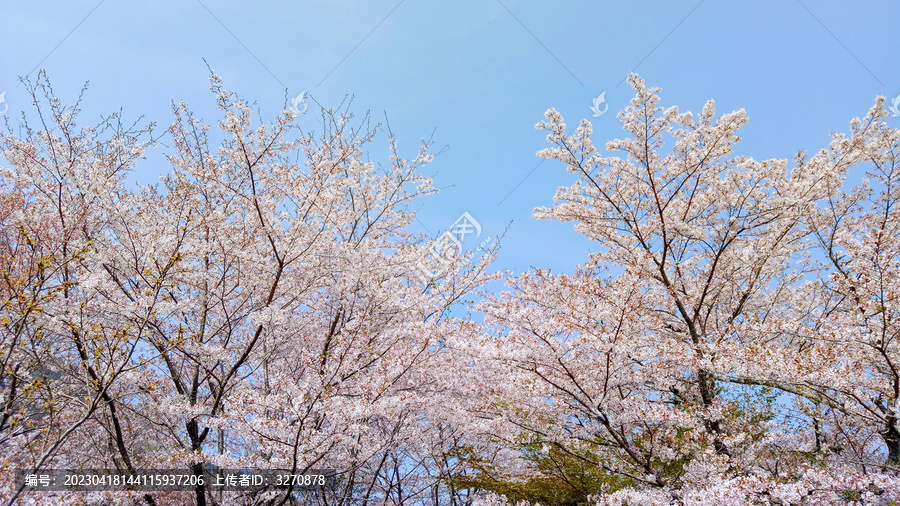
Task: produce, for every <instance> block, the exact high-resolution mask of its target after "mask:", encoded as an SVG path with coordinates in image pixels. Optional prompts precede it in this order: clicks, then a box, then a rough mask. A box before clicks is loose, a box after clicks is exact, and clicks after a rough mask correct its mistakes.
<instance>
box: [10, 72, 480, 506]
mask: <svg viewBox="0 0 900 506" xmlns="http://www.w3.org/2000/svg"><path fill="white" fill-rule="evenodd" d="M211 83H212V91H213V93H214V95H215V97H216V102H217V105H218V107H219V109H220V111H221V113H222V119H221V120H220V121H219V122H218V131H217V132H216V131H212V132H211V129H210V127H209V126H208V125H207V124H205V123H204V122H203V121H201V120H200V119H199V118H197V117H196V116H195V115H194V113H192V112H191V110H190V109H189V107H188V106H187V105H186V104H183V103H181V104H177V105H175V106H173V113H174V116H175V121H174V124H173V125H172V127H171V128H169V129H168V130H167V132H166V139H168V143H170V144H171V152H170V153H168V155H167V159H168V162H169V164H170V165H171V167H172V171H171V172H170V173H169V174H167V175H165V176H164V177H163V178H162V181H161V185H155V186H146V187H143V188H140V189H139V190H137V191H135V190H132V189H129V188H128V187H127V185H126V177H127V175H128V174H129V172H130V171H131V170H132V169H133V167H134V166H135V163H137V162H138V161H139V160H140V158H141V157H142V155H143V154H144V152H145V150H146V149H147V148H148V147H149V146H150V145H152V144H153V143H154V142H155V141H156V138H154V137H153V136H152V133H151V132H150V131H141V130H134V129H128V128H123V127H120V126H119V123H118V122H117V120H118V118H117V117H114V118H112V119H111V120H110V121H108V122H106V124H107V125H110V126H111V128H112V130H111V135H110V136H109V138H102V137H101V135H102V134H103V133H104V132H102V129H96V128H85V129H81V130H78V129H77V128H76V126H75V119H76V117H77V112H78V108H77V105H76V106H75V107H71V108H63V107H62V106H61V105H59V101H58V100H57V99H55V98H54V97H53V94H52V90H51V89H50V88H49V84H47V83H46V82H43V83H41V84H39V85H38V86H36V87H34V88H33V89H34V90H35V92H38V91H44V92H46V99H47V100H48V101H49V102H50V110H51V115H50V117H49V118H47V119H46V121H44V117H43V116H41V121H42V122H43V123H42V125H43V129H42V130H36V131H32V130H30V129H26V131H25V134H24V135H22V136H19V135H14V134H11V133H10V134H4V135H3V137H2V143H3V155H4V158H5V159H6V160H7V161H8V163H9V164H10V168H9V169H7V170H6V171H5V172H4V174H3V177H4V181H5V182H7V183H8V185H9V186H10V187H11V188H12V190H13V191H11V192H10V193H9V194H8V199H7V200H5V201H4V203H6V202H11V204H10V205H9V207H11V208H12V211H11V212H10V213H9V214H10V215H12V216H13V219H12V220H11V221H9V222H7V221H4V223H3V225H4V227H5V228H4V230H15V229H17V228H22V229H23V230H25V232H23V233H22V235H20V236H18V237H13V238H12V239H9V238H8V237H11V236H10V234H9V233H8V234H7V240H6V242H5V243H4V245H5V246H6V247H8V248H14V249H15V248H18V249H23V248H24V249H27V248H28V247H29V245H30V244H32V243H33V242H34V241H32V240H31V236H30V235H28V234H30V233H33V232H32V231H35V232H37V233H40V234H42V237H43V235H47V239H46V246H45V247H46V248H48V249H49V250H50V251H51V252H52V255H47V254H44V253H43V252H41V251H38V252H36V253H34V256H35V258H37V260H36V263H35V266H34V267H33V270H35V269H36V270H37V272H38V274H31V277H32V278H33V277H34V276H35V275H42V274H40V273H42V272H44V271H47V270H48V269H52V271H53V272H52V275H47V276H46V277H47V278H48V279H49V280H50V282H48V285H47V288H43V290H44V292H48V293H52V297H49V296H45V297H44V299H42V300H41V303H42V306H40V311H39V316H36V317H35V318H36V320H35V323H34V324H33V325H34V326H35V328H39V329H40V330H35V331H33V333H34V334H38V333H39V334H40V335H41V336H43V337H45V338H46V340H47V344H46V345H42V344H41V345H40V346H38V348H39V350H38V351H40V352H41V353H43V354H45V355H46V356H47V357H50V358H52V360H53V362H52V364H53V367H52V371H54V373H53V374H56V375H58V376H54V377H53V378H50V379H46V380H44V381H43V383H40V382H39V381H38V380H37V379H35V380H34V381H32V383H35V382H37V383H38V386H31V387H29V386H23V384H22V382H21V380H20V381H19V383H10V382H7V381H5V384H8V385H11V386H9V387H8V388H9V389H10V391H11V392H12V391H15V390H16V389H19V390H21V389H23V388H24V389H28V388H31V389H32V390H33V389H35V388H39V387H40V386H42V387H44V388H45V389H46V390H47V394H48V395H51V394H52V395H55V396H63V397H64V398H65V399H66V400H67V401H68V403H67V404H65V405H64V406H60V405H59V404H56V410H57V411H54V412H53V413H54V417H55V418H51V417H49V416H43V417H42V418H41V419H40V422H41V423H43V424H44V427H45V428H46V429H47V430H49V431H51V432H53V431H56V432H60V431H63V433H62V434H61V435H59V436H56V439H47V437H46V436H43V437H42V438H41V439H40V441H41V445H42V446H41V448H42V449H43V448H44V447H45V446H47V443H48V442H52V441H56V442H57V443H56V444H55V446H52V447H50V448H47V449H46V450H45V452H44V453H42V454H39V453H37V452H36V450H29V451H30V453H29V452H26V451H25V450H26V449H29V448H30V447H29V446H28V445H29V444H32V443H33V441H32V440H28V441H25V442H23V443H20V444H19V446H17V447H16V448H17V450H16V451H15V452H12V453H8V452H4V453H5V454H6V455H9V457H7V460H6V461H5V462H6V466H7V468H11V467H25V466H27V467H30V468H32V469H37V468H46V467H57V468H60V467H78V468H114V469H119V470H127V471H133V470H135V469H152V468H157V469H169V468H177V469H190V470H191V471H192V472H193V473H195V474H198V475H199V474H202V473H203V472H204V470H205V469H207V468H208V467H209V466H218V467H221V468H232V469H235V468H246V467H252V468H265V469H280V470H284V471H287V472H291V473H298V474H299V473H304V472H308V471H310V470H313V469H321V470H331V471H330V473H331V474H334V475H335V479H334V482H333V484H332V486H331V488H328V489H327V490H325V491H320V492H317V493H316V494H310V493H307V492H305V491H302V490H292V489H290V488H288V489H287V490H284V489H281V490H269V491H265V492H263V493H262V495H260V496H257V497H240V494H237V493H231V495H228V494H225V495H222V494H219V495H216V494H213V493H212V492H211V490H210V489H209V487H208V486H207V485H198V486H197V487H196V489H195V490H194V491H193V492H192V493H190V494H187V493H184V492H183V493H166V494H161V493H160V494H146V495H144V496H143V497H142V500H144V501H145V502H147V503H148V504H154V503H155V502H157V501H160V500H162V501H163V502H177V503H181V502H194V503H195V504H209V503H219V502H224V503H229V502H244V501H251V502H252V501H260V500H265V501H269V502H271V503H272V504H288V503H291V504H296V503H297V501H305V502H304V503H307V504H308V503H310V501H325V503H327V504H356V503H358V502H360V501H361V502H366V501H375V500H377V501H380V502H386V503H391V502H392V503H395V504H407V503H411V502H414V501H422V500H424V498H427V497H432V496H434V497H438V496H440V495H441V494H444V493H445V492H442V491H441V490H439V488H440V484H439V483H438V482H437V481H436V480H437V478H438V475H439V474H440V468H439V464H438V462H437V461H436V460H435V458H436V456H438V455H440V454H441V448H442V447H443V446H444V445H445V444H446V443H445V438H449V437H454V436H455V437H458V431H457V430H454V429H452V423H453V422H455V420H454V419H452V418H451V417H449V416H448V415H447V413H445V412H442V410H441V409H440V407H441V406H442V405H445V404H448V403H449V402H457V403H458V400H459V398H460V396H461V395H462V394H461V392H462V391H463V390H464V388H465V382H464V381H463V379H462V378H461V377H460V376H459V374H458V371H459V370H461V367H460V366H459V365H458V364H457V359H456V358H455V357H454V356H452V350H451V349H450V348H448V347H447V346H446V345H444V344H443V343H444V341H446V340H447V339H448V338H449V336H451V335H458V334H461V333H463V332H466V333H471V332H472V331H471V330H468V329H469V327H471V325H472V324H471V323H470V322H466V321H465V320H460V319H455V318H451V317H450V316H449V309H450V308H451V307H452V306H453V305H454V304H457V303H458V302H459V301H460V300H461V298H462V297H464V296H465V295H466V294H468V293H471V292H472V291H473V290H475V289H477V288H478V287H479V286H481V285H482V284H484V283H485V282H487V281H488V280H490V279H492V278H493V277H492V276H488V275H486V274H485V271H486V268H487V266H488V265H489V264H490V262H491V261H492V259H493V254H488V255H485V256H483V257H482V258H481V259H480V260H479V261H477V262H475V261H473V259H472V258H471V255H455V256H454V255H450V256H449V257H443V258H440V259H435V258H429V257H428V256H427V255H424V254H425V253H426V252H427V251H428V250H429V249H430V248H431V247H432V246H433V241H428V240H426V239H425V238H424V237H423V236H420V235H414V234H411V233H410V232H408V231H407V230H408V228H409V226H410V224H411V223H412V220H413V219H414V215H413V213H411V212H409V211H407V206H408V204H409V203H410V202H411V201H412V200H414V199H416V198H419V197H421V196H424V195H427V194H429V193H432V192H433V190H432V188H431V182H430V180H429V179H428V178H427V177H425V176H423V175H421V167H422V166H423V165H424V164H426V163H428V162H429V161H431V159H432V155H430V154H429V153H428V145H427V143H425V144H423V146H422V148H421V149H420V150H419V152H418V154H417V155H416V156H415V157H414V158H412V159H404V158H402V157H401V156H400V154H399V151H398V149H397V146H396V142H395V140H394V137H393V136H392V135H391V136H390V137H389V147H390V160H389V163H388V164H387V165H386V166H384V167H382V166H380V165H376V164H375V163H374V162H372V161H369V160H367V157H368V154H367V151H366V146H367V145H368V144H370V143H371V142H372V141H373V140H374V139H375V138H376V136H377V133H378V129H377V127H371V126H369V125H368V122H367V118H364V119H363V121H359V120H354V118H353V117H352V116H351V115H349V114H347V113H346V112H343V111H331V110H323V111H322V117H321V120H322V123H323V125H324V129H323V131H322V132H320V133H318V134H313V133H304V132H302V131H301V130H300V129H299V128H298V127H296V126H295V125H294V121H295V119H296V112H295V111H291V110H287V111H285V112H284V113H283V114H282V115H280V116H278V117H277V118H276V119H275V121H274V122H272V123H270V124H265V125H261V126H257V127H254V126H253V125H252V113H253V109H252V104H249V103H247V102H244V101H242V100H240V99H239V98H238V97H236V96H235V95H233V94H231V93H229V92H227V91H226V90H225V89H224V88H223V87H222V84H221V83H220V81H219V79H218V77H216V76H215V75H213V76H212V77H211ZM35 103H36V104H37V103H40V97H39V96H38V95H35ZM40 111H42V109H39V112H40ZM354 123H356V124H358V125H359V126H352V124H354ZM216 144H217V145H216ZM4 216H5V215H4ZM23 227H24V228H23ZM4 258H6V259H9V258H15V261H13V260H8V261H7V263H17V264H18V263H21V264H23V265H24V266H25V267H29V265H30V264H28V263H27V260H28V259H27V258H26V259H23V260H22V261H20V260H19V254H18V253H16V254H15V255H7V256H4ZM429 262H431V263H434V262H439V263H440V265H439V267H440V269H438V266H437V265H435V266H432V267H434V268H433V269H430V271H431V272H438V271H439V272H441V273H442V275H440V276H437V279H431V280H430V282H429V283H428V284H427V285H423V284H422V283H421V282H420V281H419V276H418V274H417V269H419V268H420V266H422V265H426V266H428V265H430V264H429ZM8 270H10V269H8ZM10 276H11V275H10ZM10 276H7V277H8V278H10ZM26 282H27V283H26ZM10 283H13V284H14V285H15V281H10ZM32 285H34V283H33V281H32V279H31V278H29V279H27V280H25V282H23V283H22V286H24V287H26V288H28V287H31V286H32ZM15 286H18V285H15ZM28 289H29V290H30V289H31V288H28ZM20 292H21V290H20ZM20 295H21V294H20V293H19V292H16V293H14V294H12V295H11V296H10V297H9V298H10V300H13V302H15V301H18V300H19V299H21V298H22V297H20ZM25 295H27V290H26V291H25ZM35 297H37V295H35ZM7 306H9V307H10V310H11V311H12V310H13V309H14V308H12V307H11V306H10V305H9V304H8V305H7ZM20 312H21V311H20ZM27 317H28V315H27V314H26V315H24V316H23V317H20V319H22V318H27ZM4 322H6V320H4ZM5 325H6V327H5V329H7V330H9V332H12V331H13V330H14V329H15V328H16V327H15V326H16V325H17V323H16V321H15V320H13V319H10V320H9V322H8V323H5ZM5 331H6V330H5ZM4 339H7V341H9V343H10V344H9V347H10V350H12V349H14V348H15V346H16V343H15V342H14V341H16V340H17V339H18V341H16V342H21V341H22V340H23V338H22V337H21V336H18V335H14V333H13V335H10V336H9V337H6V336H4ZM29 344H30V345H32V346H37V344H40V343H35V342H34V340H33V339H32V340H30V342H29ZM27 360H28V359H26V358H22V357H17V356H11V354H10V353H8V354H7V362H6V367H5V369H4V374H6V371H7V370H12V371H13V373H14V374H19V375H21V374H24V369H22V368H23V367H26V365H25V364H26V363H27ZM20 365H21V366H22V367H19V366H20ZM17 367H19V369H16V368H17ZM27 367H31V369H33V366H32V365H31V363H28V365H27ZM17 370H18V371H19V372H18V373H15V371H17ZM42 370H43V369H42ZM47 370H48V371H49V370H50V369H47ZM51 380H52V381H51ZM70 383H71V385H69V384H70ZM62 387H66V388H62ZM20 397H21V396H20ZM7 399H9V400H8V401H7V404H9V403H13V402H15V399H13V397H7ZM54 402H56V403H59V402H60V401H59V400H55V401H54ZM64 408H65V409H64ZM33 409H34V408H33ZM63 411H65V413H66V417H67V418H64V419H60V417H62V412H63ZM6 412H7V413H12V411H11V410H10V409H7V411H6ZM20 412H21V413H25V415H21V416H27V410H26V411H23V410H21V409H20ZM7 425H8V424H7ZM441 427H443V428H444V429H440V428H441ZM4 429H6V427H4ZM7 432H8V434H9V436H8V437H9V438H13V437H19V439H23V437H24V436H21V435H20V434H19V433H17V432H15V430H14V429H12V428H10V429H9V430H8V431H7ZM5 444H7V445H10V444H11V443H10V442H7V443H5ZM20 447H21V448H20ZM186 494H187V495H186ZM15 495H17V492H14V495H13V498H12V499H13V500H15ZM58 499H59V500H60V501H63V500H64V499H65V498H64V497H60V498H58Z"/></svg>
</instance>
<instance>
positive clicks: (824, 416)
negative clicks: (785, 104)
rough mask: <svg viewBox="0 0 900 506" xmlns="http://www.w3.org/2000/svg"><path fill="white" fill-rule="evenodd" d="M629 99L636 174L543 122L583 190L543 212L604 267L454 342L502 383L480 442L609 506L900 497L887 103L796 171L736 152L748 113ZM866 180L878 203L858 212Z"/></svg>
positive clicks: (506, 307) (627, 142)
mask: <svg viewBox="0 0 900 506" xmlns="http://www.w3.org/2000/svg"><path fill="white" fill-rule="evenodd" d="M629 81H630V83H631V85H632V86H633V87H634V89H635V92H636V93H635V97H634V98H633V99H632V101H631V105H630V106H629V107H627V108H625V109H624V110H623V111H622V112H621V113H620V114H619V116H618V117H619V120H620V121H621V122H622V124H623V127H624V129H625V131H626V133H627V134H628V137H627V138H625V139H619V140H613V141H610V142H608V143H607V144H606V149H607V151H609V152H612V153H615V152H618V153H621V154H622V156H612V155H610V156H605V155H602V154H601V153H600V152H599V151H598V150H597V149H596V148H595V147H594V144H593V140H592V129H591V124H590V123H589V122H588V121H586V120H584V121H582V122H581V123H579V125H578V126H577V127H576V128H575V129H574V132H573V133H572V134H569V133H568V128H567V126H566V124H565V122H564V121H563V118H562V117H561V115H560V114H559V113H558V112H556V111H555V110H552V109H551V110H550V111H548V112H547V114H546V118H547V119H546V121H543V122H541V123H539V124H538V125H537V126H538V128H539V129H543V130H545V131H547V132H548V136H547V139H548V141H549V142H550V143H551V144H552V145H553V147H551V148H548V149H545V150H543V151H541V152H539V155H540V156H542V157H545V158H549V159H554V160H558V161H561V162H563V163H564V164H565V165H566V167H567V168H568V170H569V171H570V172H571V173H574V174H576V175H577V176H578V181H577V182H576V183H575V184H574V185H572V186H570V187H563V188H560V189H559V191H558V192H557V194H556V198H555V200H556V204H555V205H554V206H553V207H552V208H539V209H537V210H536V213H535V214H536V216H537V217H538V218H540V219H550V218H553V219H558V220H561V221H570V222H574V223H575V229H576V230H577V231H579V232H581V233H583V234H585V235H586V236H587V237H589V238H590V239H592V240H594V241H596V243H597V244H598V248H599V250H598V251H597V253H595V254H593V255H592V257H591V258H590V263H589V264H588V265H586V266H583V267H582V268H580V269H579V270H578V271H576V273H575V274H574V275H553V274H550V273H548V272H546V271H542V270H536V271H534V272H531V273H526V274H523V275H522V276H520V277H518V278H515V279H512V280H511V281H510V288H511V290H510V291H508V292H505V293H502V294H498V295H497V296H493V297H489V299H488V300H487V301H486V302H485V303H483V304H481V306H480V308H481V309H482V310H483V311H484V312H485V313H486V320H485V323H486V324H488V325H491V326H492V327H493V328H494V330H493V331H492V332H489V333H486V334H484V335H483V336H482V337H481V338H480V339H476V340H473V341H466V342H459V343H458V344H457V346H458V347H459V348H460V349H467V350H469V352H470V353H471V356H472V357H473V361H474V362H477V363H479V365H480V366H481V367H483V368H484V369H485V370H487V371H490V374H491V377H492V380H491V381H489V382H488V383H489V386H487V387H485V390H484V398H485V402H484V403H482V404H481V405H480V407H479V408H478V412H479V413H483V414H485V416H486V418H489V419H490V420H492V424H493V425H492V426H491V428H490V429H489V430H488V431H486V433H487V434H489V435H490V436H491V437H492V438H493V440H494V441H495V442H496V444H500V445H505V446H507V447H508V448H512V449H518V450H519V451H522V452H523V456H524V455H526V453H527V452H525V451H524V449H525V448H527V447H528V446H529V445H532V446H533V445H538V447H541V448H542V454H543V455H545V456H547V455H552V454H553V453H554V452H563V453H565V454H568V455H569V456H570V457H572V458H578V459H581V460H583V461H585V462H590V463H591V464H593V465H595V466H597V467H598V468H600V469H603V470H604V471H605V472H606V473H607V475H608V479H607V480H606V483H605V484H602V485H601V486H600V487H598V488H599V490H597V491H595V494H594V495H593V497H594V499H595V500H597V501H599V503H603V504H625V503H627V504H659V503H668V502H669V501H671V500H679V501H683V502H684V503H685V504H712V503H715V504H721V503H729V504H739V503H744V502H748V501H749V502H753V501H769V500H771V501H782V502H781V503H784V502H785V501H786V502H790V503H797V502H800V501H806V502H807V503H816V504H818V503H820V501H826V502H827V501H833V500H837V499H839V498H842V497H843V498H853V497H857V498H859V499H858V500H863V501H884V500H885V499H886V498H888V497H897V496H898V494H900V488H898V487H900V480H898V478H897V477H896V476H895V475H894V474H893V473H894V471H895V470H896V458H897V457H896V455H897V450H896V448H898V447H897V442H898V441H900V439H898V438H897V434H898V432H897V427H898V426H897V418H896V394H895V393H894V392H895V390H894V388H895V385H897V384H898V382H897V381H896V376H895V371H896V369H895V365H894V364H895V363H896V358H895V357H894V356H893V353H894V351H893V350H894V348H893V347H894V346H895V344H894V341H895V340H896V337H897V329H896V317H897V314H898V313H897V308H896V291H897V289H896V274H895V273H896V272H897V258H898V257H897V249H896V248H897V245H896V241H897V238H898V234H897V228H896V226H897V225H896V224H897V210H896V204H895V202H896V199H897V196H898V194H897V172H896V171H897V169H896V164H897V155H898V151H900V150H898V144H897V142H898V131H897V129H895V128H891V127H889V126H887V125H886V124H885V123H884V122H883V121H882V120H883V119H884V117H885V116H886V115H885V113H884V110H883V98H879V100H878V102H877V103H876V105H875V107H873V109H872V110H871V111H870V112H869V114H868V115H867V116H866V117H865V118H864V119H856V120H854V121H853V122H852V124H851V133H850V135H848V136H845V135H835V136H834V139H833V140H832V142H831V144H830V146H829V147H828V148H827V149H824V150H822V151H821V152H820V153H818V154H817V155H816V156H814V157H812V158H811V159H807V158H806V157H805V156H803V155H802V154H801V155H799V156H798V157H797V158H796V159H795V160H794V167H793V168H789V162H788V160H780V159H769V160H761V161H760V160H755V159H753V158H750V157H748V156H742V155H736V154H735V151H734V150H735V146H736V144H737V143H738V142H739V140H740V138H739V136H738V132H739V130H740V128H741V127H742V126H743V125H745V124H746V122H747V118H746V114H745V113H744V111H742V110H741V111H736V112H732V113H728V114H724V115H722V116H719V117H716V114H715V108H714V104H713V102H712V101H710V102H708V103H707V104H706V105H705V106H704V107H703V109H702V110H701V112H700V114H699V115H698V116H697V117H695V116H694V115H693V114H691V113H690V112H681V111H680V110H679V109H678V108H677V107H671V108H668V109H663V108H662V107H661V106H660V105H659V100H660V98H659V90H658V89H654V88H647V87H646V86H645V84H644V82H643V81H642V80H641V79H640V78H639V77H637V76H634V75H632V76H630V78H629ZM667 143H670V144H671V147H670V148H669V149H665V146H666V144H667ZM865 166H868V167H869V168H870V169H871V170H870V177H871V178H873V179H874V180H875V183H876V184H875V187H877V189H875V188H874V187H873V189H869V187H868V186H867V183H864V184H863V185H862V186H861V187H858V188H857V189H855V190H852V191H850V192H849V193H846V194H844V193H843V192H842V189H843V188H844V186H845V181H846V179H847V176H848V173H850V172H851V171H861V170H865ZM879 436H880V437H879ZM879 456H880V457H879ZM535 472H536V470H535V469H531V470H530V471H529V470H524V471H522V473H521V474H519V475H518V476H516V475H515V474H510V479H514V480H516V479H518V480H522V479H528V477H529V475H530V474H529V473H531V475H533V473H535ZM587 495H588V494H585V496H587ZM584 499H585V500H586V499H587V497H585V498H584Z"/></svg>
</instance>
